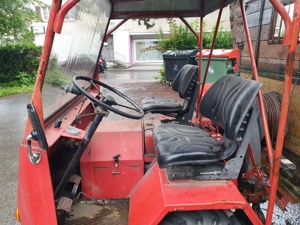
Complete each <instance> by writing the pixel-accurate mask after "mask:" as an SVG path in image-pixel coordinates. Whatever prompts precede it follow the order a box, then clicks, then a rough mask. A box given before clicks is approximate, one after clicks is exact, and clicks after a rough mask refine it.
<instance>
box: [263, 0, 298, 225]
mask: <svg viewBox="0 0 300 225" xmlns="http://www.w3.org/2000/svg"><path fill="white" fill-rule="evenodd" d="M271 2H272V4H273V5H274V7H275V9H276V10H277V11H280V10H281V6H278V7H277V5H278V4H280V2H279V1H274V0H273V1H271ZM283 19H284V20H285V23H288V21H289V19H290V18H289V17H288V18H287V17H286V16H284V17H283ZM299 24H300V0H295V5H294V16H293V20H292V28H291V29H289V30H288V32H286V33H285V36H288V39H290V40H291V42H290V46H289V49H288V54H287V60H286V66H285V78H284V86H283V94H282V102H281V111H280V119H279V125H278V133H277V140H276V149H275V154H274V168H273V173H272V174H273V179H272V183H271V184H272V186H271V190H270V198H269V205H268V210H267V217H266V224H267V225H268V224H271V221H272V213H273V210H274V202H275V198H276V191H277V187H278V177H279V169H280V159H281V155H282V148H283V142H284V136H285V127H286V122H287V116H288V109H289V104H290V93H291V85H292V80H293V77H292V76H293V70H294V60H295V52H296V47H297V42H298V36H299V33H298V32H299Z"/></svg>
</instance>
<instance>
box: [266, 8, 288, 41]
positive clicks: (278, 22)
mask: <svg viewBox="0 0 300 225" xmlns="http://www.w3.org/2000/svg"><path fill="white" fill-rule="evenodd" d="M285 9H286V11H287V12H288V13H289V15H290V18H293V13H294V3H292V4H288V5H286V6H285ZM284 31H285V25H284V22H283V20H282V18H281V16H280V15H279V14H278V12H277V11H275V10H273V14H272V17H271V22H270V30H269V44H281V43H282V42H283V37H284Z"/></svg>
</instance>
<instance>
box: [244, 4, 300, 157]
mask: <svg viewBox="0 0 300 225" xmlns="http://www.w3.org/2000/svg"><path fill="white" fill-rule="evenodd" d="M260 7H261V0H257V1H251V2H250V3H249V4H248V7H247V10H246V13H247V19H248V25H249V30H250V36H251V39H252V47H253V49H255V46H256V44H257V41H259V42H258V43H259V49H258V52H257V60H258V63H257V67H258V73H259V76H260V82H262V84H263V86H262V91H263V93H268V92H270V91H276V92H278V93H280V94H282V92H283V79H284V73H285V65H286V58H287V52H288V47H287V46H283V45H282V44H281V43H278V44H271V43H270V37H269V34H270V32H272V29H271V28H270V24H271V22H272V13H273V7H272V5H271V4H270V2H269V1H268V0H266V3H265V7H264V12H263V18H262V27H261V37H260V39H259V40H257V32H258V26H259V11H260ZM274 22H276V21H274ZM244 40H245V38H244ZM241 67H242V69H243V70H242V71H244V72H245V73H244V74H243V76H246V77H251V63H250V57H249V50H248V47H247V46H246V45H245V47H244V49H243V51H242V60H241ZM299 68H300V47H299V45H298V47H297V50H296V54H295V65H294V74H295V78H294V81H296V80H297V83H298V84H299V81H298V78H296V77H297V73H299ZM292 89H293V92H292V96H291V103H290V104H291V105H290V108H289V119H288V133H287V136H286V138H285V142H284V147H285V148H286V149H287V150H289V151H290V152H292V153H293V154H295V155H297V156H300V148H299V146H300V133H299V132H298V131H299V129H300V123H299V113H300V101H299V96H300V90H299V85H297V84H294V85H293V87H292ZM290 160H291V161H293V158H290Z"/></svg>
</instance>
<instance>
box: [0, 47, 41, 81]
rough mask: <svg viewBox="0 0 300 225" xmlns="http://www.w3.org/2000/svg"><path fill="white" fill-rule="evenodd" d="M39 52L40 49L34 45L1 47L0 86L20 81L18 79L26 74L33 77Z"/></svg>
mask: <svg viewBox="0 0 300 225" xmlns="http://www.w3.org/2000/svg"><path fill="white" fill-rule="evenodd" d="M41 51H42V47H40V46H35V45H7V46H1V47H0V84H6V83H11V82H16V81H20V77H24V75H26V74H27V75H28V76H33V77H34V76H35V75H36V71H37V69H38V64H39V57H40V55H41ZM20 82H22V81H20Z"/></svg>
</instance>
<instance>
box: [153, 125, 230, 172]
mask: <svg viewBox="0 0 300 225" xmlns="http://www.w3.org/2000/svg"><path fill="white" fill-rule="evenodd" d="M154 140H155V147H156V151H157V161H158V164H159V167H161V168H166V167H169V166H176V165H186V164H206V163H211V162H217V161H219V160H220V157H221V155H222V153H223V150H224V148H225V146H223V145H221V144H220V143H219V142H218V141H217V140H216V139H215V138H213V137H211V136H210V134H208V133H206V132H205V131H204V130H201V129H199V128H197V127H190V126H186V125H180V124H162V125H160V126H158V127H156V128H155V129H154Z"/></svg>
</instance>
